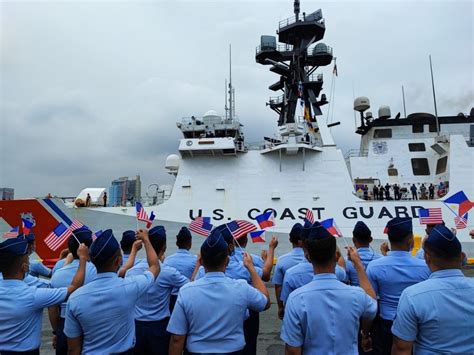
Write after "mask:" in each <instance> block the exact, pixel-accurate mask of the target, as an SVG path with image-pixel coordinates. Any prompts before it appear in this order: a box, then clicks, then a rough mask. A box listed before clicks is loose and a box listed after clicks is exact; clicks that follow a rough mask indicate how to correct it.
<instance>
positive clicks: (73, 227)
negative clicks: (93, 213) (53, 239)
mask: <svg viewBox="0 0 474 355" xmlns="http://www.w3.org/2000/svg"><path fill="white" fill-rule="evenodd" d="M81 227H84V224H82V223H81V222H80V221H79V220H78V219H75V218H74V220H73V221H72V223H71V225H70V226H69V229H70V230H71V231H74V230H76V229H79V228H81Z"/></svg>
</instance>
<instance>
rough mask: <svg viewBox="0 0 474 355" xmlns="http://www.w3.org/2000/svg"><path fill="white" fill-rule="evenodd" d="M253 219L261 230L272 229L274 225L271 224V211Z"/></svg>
mask: <svg viewBox="0 0 474 355" xmlns="http://www.w3.org/2000/svg"><path fill="white" fill-rule="evenodd" d="M255 219H256V221H257V223H258V225H259V226H260V228H261V229H265V228H269V227H273V226H274V225H275V223H274V222H273V210H271V211H268V212H264V213H262V214H260V215H258V216H257V217H255Z"/></svg>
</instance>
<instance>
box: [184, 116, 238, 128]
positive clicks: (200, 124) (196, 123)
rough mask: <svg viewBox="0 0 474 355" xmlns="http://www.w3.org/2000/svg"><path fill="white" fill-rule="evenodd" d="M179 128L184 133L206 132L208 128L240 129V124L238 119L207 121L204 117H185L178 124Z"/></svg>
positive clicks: (223, 118)
mask: <svg viewBox="0 0 474 355" xmlns="http://www.w3.org/2000/svg"><path fill="white" fill-rule="evenodd" d="M177 126H178V128H180V129H181V130H184V131H189V130H191V131H195V130H201V131H204V130H206V128H219V129H226V128H227V129H239V127H240V122H239V120H238V119H237V118H225V117H222V118H221V119H217V120H216V119H212V120H209V121H207V120H205V119H203V118H202V117H183V118H182V119H181V121H180V122H178V123H177Z"/></svg>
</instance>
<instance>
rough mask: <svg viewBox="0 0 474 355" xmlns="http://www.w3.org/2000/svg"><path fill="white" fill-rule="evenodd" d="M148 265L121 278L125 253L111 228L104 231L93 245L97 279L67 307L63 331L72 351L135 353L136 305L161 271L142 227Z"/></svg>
mask: <svg viewBox="0 0 474 355" xmlns="http://www.w3.org/2000/svg"><path fill="white" fill-rule="evenodd" d="M137 238H138V239H140V240H142V242H143V245H144V246H145V252H146V256H147V260H148V265H149V268H148V269H147V270H146V271H145V272H144V273H142V274H141V275H137V276H130V277H127V278H121V277H118V275H117V271H118V270H119V268H120V266H121V265H122V252H121V251H120V245H119V243H118V242H117V240H116V239H115V237H114V235H113V233H112V230H110V229H107V230H105V231H104V232H103V233H102V234H101V235H100V236H99V237H98V238H97V239H96V240H95V241H94V242H93V243H92V245H91V248H90V257H91V261H92V263H93V264H94V265H95V267H96V269H97V276H96V277H95V279H94V280H92V281H91V282H89V283H88V284H87V285H84V286H83V287H81V288H80V289H79V290H77V291H76V292H75V293H74V294H73V295H71V297H70V298H69V300H68V302H67V306H66V323H65V325H64V334H66V336H67V337H68V348H69V352H70V353H72V354H79V353H81V352H82V353H83V354H110V353H118V354H132V352H133V346H134V345H135V321H134V313H135V305H136V303H137V300H138V299H139V298H140V296H141V295H143V294H144V293H145V292H146V291H147V290H148V289H149V288H150V287H151V286H152V285H153V282H154V281H155V278H156V277H157V276H158V274H159V272H160V264H159V261H158V257H157V255H156V253H155V250H154V249H153V246H152V245H151V243H150V240H149V238H148V232H147V231H143V230H140V231H138V232H137Z"/></svg>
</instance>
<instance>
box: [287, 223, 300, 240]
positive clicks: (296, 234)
mask: <svg viewBox="0 0 474 355" xmlns="http://www.w3.org/2000/svg"><path fill="white" fill-rule="evenodd" d="M302 232H303V226H302V225H301V223H295V224H294V225H293V227H292V228H291V231H290V239H293V240H297V239H301V233H302Z"/></svg>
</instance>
